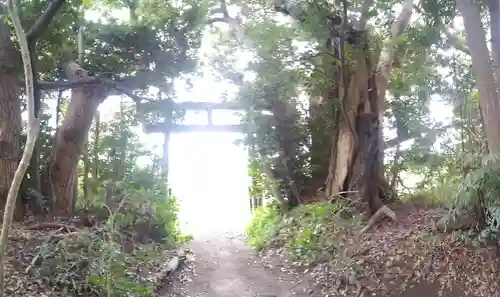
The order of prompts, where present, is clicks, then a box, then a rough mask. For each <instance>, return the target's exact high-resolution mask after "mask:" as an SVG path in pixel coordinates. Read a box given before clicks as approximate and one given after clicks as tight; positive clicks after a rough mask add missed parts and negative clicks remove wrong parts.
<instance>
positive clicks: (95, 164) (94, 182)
mask: <svg viewBox="0 0 500 297" xmlns="http://www.w3.org/2000/svg"><path fill="white" fill-rule="evenodd" d="M100 119H101V116H100V114H99V111H97V113H96V115H95V117H94V123H95V124H94V125H95V130H94V147H93V151H92V153H93V162H92V163H93V164H92V165H93V167H94V168H93V172H92V177H93V179H92V194H97V186H98V185H99V132H100V131H99V129H100V127H101V121H100Z"/></svg>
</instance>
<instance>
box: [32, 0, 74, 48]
mask: <svg viewBox="0 0 500 297" xmlns="http://www.w3.org/2000/svg"><path fill="white" fill-rule="evenodd" d="M64 1H65V0H52V1H51V2H50V3H49V5H47V9H46V10H45V12H44V13H43V14H42V15H41V16H40V17H39V18H38V19H37V20H36V22H35V24H34V25H33V26H32V27H31V28H30V29H29V30H28V33H26V38H27V39H28V43H30V42H34V41H35V40H36V39H37V38H38V37H40V35H41V34H42V32H43V31H44V30H45V29H46V28H47V26H48V25H49V24H50V22H51V21H52V20H53V19H54V17H55V15H56V13H57V11H58V10H59V8H61V6H62V5H63V3H64Z"/></svg>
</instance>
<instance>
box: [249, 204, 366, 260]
mask: <svg viewBox="0 0 500 297" xmlns="http://www.w3.org/2000/svg"><path fill="white" fill-rule="evenodd" d="M342 211H343V205H341V204H331V203H315V204H304V205H300V206H298V207H296V208H294V209H292V210H291V211H290V212H289V213H287V214H286V215H280V214H279V210H278V208H277V207H276V206H274V205H271V206H261V207H260V208H258V209H257V210H256V211H255V214H254V216H253V219H252V222H251V224H250V226H249V227H248V229H247V233H248V242H249V244H250V246H251V247H253V248H254V249H256V250H260V249H262V248H265V247H266V246H268V245H278V246H280V247H282V248H283V249H284V251H285V253H286V255H287V256H288V257H290V258H291V259H293V260H300V261H301V262H303V263H304V264H306V265H308V264H312V263H313V262H316V261H328V260H330V259H331V258H333V257H336V256H338V255H339V253H341V251H340V250H339V247H340V244H339V242H340V241H341V240H342V237H343V236H344V235H345V233H346V232H349V230H352V227H354V225H355V224H357V223H358V222H359V221H358V220H357V219H355V218H352V217H349V218H347V217H342V216H341V213H342Z"/></svg>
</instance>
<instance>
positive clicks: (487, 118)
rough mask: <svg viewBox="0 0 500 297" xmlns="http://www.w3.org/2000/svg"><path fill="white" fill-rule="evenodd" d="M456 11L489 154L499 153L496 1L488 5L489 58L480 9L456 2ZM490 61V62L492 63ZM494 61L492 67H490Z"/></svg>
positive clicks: (499, 62)
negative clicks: (474, 80) (458, 14)
mask: <svg viewBox="0 0 500 297" xmlns="http://www.w3.org/2000/svg"><path fill="white" fill-rule="evenodd" d="M456 3H457V8H458V10H459V11H460V13H461V14H462V16H463V19H464V27H465V32H466V36H467V45H468V48H469V51H470V55H471V61H472V69H473V71H474V74H475V76H476V78H477V79H476V85H477V88H478V90H479V105H480V107H481V114H482V117H483V124H484V131H485V134H486V139H487V141H488V148H489V150H490V152H491V153H492V154H497V153H499V152H500V127H499V125H498V123H497V121H498V120H497V119H498V116H500V101H499V93H498V92H499V90H500V88H499V85H500V82H499V80H498V77H500V73H499V69H500V56H499V54H500V23H499V21H498V20H499V19H500V8H499V4H498V2H497V1H488V5H487V7H488V12H489V16H490V24H489V25H490V34H491V40H492V42H491V47H492V54H490V51H489V50H488V46H487V43H486V35H485V30H484V27H483V24H482V21H481V13H480V10H479V8H478V7H477V6H476V4H474V3H473V2H472V1H465V0H457V1H456ZM492 57H493V59H492ZM492 61H493V63H492Z"/></svg>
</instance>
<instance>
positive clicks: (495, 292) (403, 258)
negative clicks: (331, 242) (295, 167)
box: [263, 204, 500, 297]
mask: <svg viewBox="0 0 500 297" xmlns="http://www.w3.org/2000/svg"><path fill="white" fill-rule="evenodd" d="M391 208H392V209H393V210H394V211H395V212H396V214H397V222H393V221H391V222H389V221H384V222H382V223H380V224H379V225H378V226H377V227H375V228H373V229H372V230H371V231H369V232H366V233H363V234H362V235H358V234H359V229H357V230H350V232H346V235H343V236H342V240H341V243H340V244H339V245H337V246H336V247H335V248H332V249H331V250H332V251H333V250H334V251H335V252H332V253H331V255H330V257H329V260H325V261H323V262H322V263H319V264H315V265H314V266H312V267H304V266H301V264H300V260H298V261H296V262H289V263H290V266H293V267H295V269H296V270H297V271H301V272H302V273H304V274H307V275H308V277H310V278H312V279H313V280H314V283H315V284H316V285H315V290H314V294H318V295H317V296H355V297H359V296H384V297H386V296H387V297H390V296H394V297H420V296H427V297H438V296H446V297H465V296H467V297H475V296H478V297H479V296H487V297H497V296H500V281H499V280H500V272H499V271H500V270H499V269H500V262H499V259H498V256H497V253H496V247H486V248H478V247H472V246H465V245H461V244H458V243H457V240H455V238H454V237H453V236H452V235H451V234H442V233H439V232H437V231H436V228H435V224H436V222H437V220H439V218H441V217H442V215H443V213H444V212H443V211H442V210H439V209H428V208H422V207H416V206H413V205H412V206H410V205H405V204H398V205H394V206H391ZM330 224H334V221H332V222H330ZM299 227H300V226H299ZM295 228H297V226H296V227H295ZM325 235H326V236H327V234H323V236H325ZM324 250H328V247H325V249H324ZM273 254H274V255H280V256H282V258H285V257H284V256H283V255H285V254H286V253H285V252H284V251H283V249H282V248H277V247H273V248H271V249H268V250H267V251H265V252H264V253H263V257H266V256H268V255H273Z"/></svg>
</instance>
